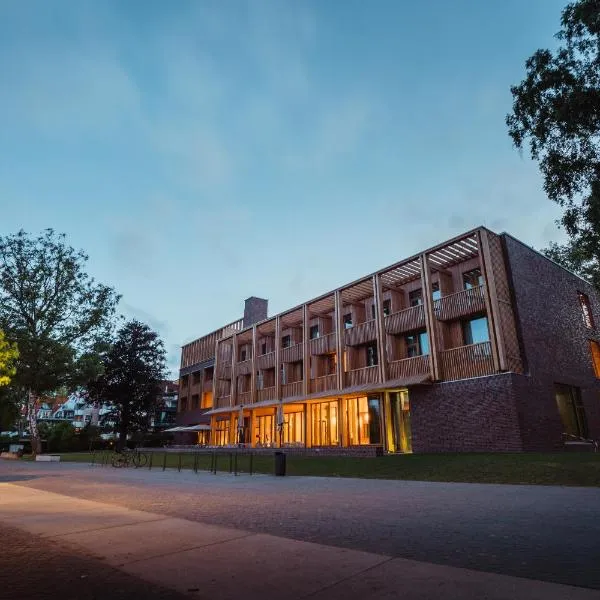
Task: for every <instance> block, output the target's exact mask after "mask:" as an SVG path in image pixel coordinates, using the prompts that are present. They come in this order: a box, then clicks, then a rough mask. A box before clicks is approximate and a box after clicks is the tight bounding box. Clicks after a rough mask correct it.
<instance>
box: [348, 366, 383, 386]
mask: <svg viewBox="0 0 600 600" xmlns="http://www.w3.org/2000/svg"><path fill="white" fill-rule="evenodd" d="M377 374H378V369H377V365H375V366H373V367H365V368H363V369H354V370H353V371H348V372H346V373H344V382H345V387H353V386H355V385H362V384H364V383H375V382H376V381H377Z"/></svg>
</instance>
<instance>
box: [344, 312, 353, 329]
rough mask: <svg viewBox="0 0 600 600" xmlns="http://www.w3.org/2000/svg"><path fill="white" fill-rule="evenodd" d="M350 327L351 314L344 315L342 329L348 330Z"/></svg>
mask: <svg viewBox="0 0 600 600" xmlns="http://www.w3.org/2000/svg"><path fill="white" fill-rule="evenodd" d="M351 327H352V313H348V314H346V315H344V329H350V328H351Z"/></svg>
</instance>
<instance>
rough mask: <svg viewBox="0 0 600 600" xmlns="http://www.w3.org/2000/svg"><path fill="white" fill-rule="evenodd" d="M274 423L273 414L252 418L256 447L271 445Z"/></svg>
mask: <svg viewBox="0 0 600 600" xmlns="http://www.w3.org/2000/svg"><path fill="white" fill-rule="evenodd" d="M274 424H275V419H274V418H273V415H261V416H257V417H255V418H254V444H255V446H256V447H257V448H260V447H261V446H264V447H269V446H271V444H272V443H273V438H274V437H275V436H274V432H275V430H274Z"/></svg>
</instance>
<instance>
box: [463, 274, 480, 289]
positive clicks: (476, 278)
mask: <svg viewBox="0 0 600 600" xmlns="http://www.w3.org/2000/svg"><path fill="white" fill-rule="evenodd" d="M480 285H483V275H482V274H481V269H472V270H471V271H467V272H466V273H463V287H464V288H465V290H470V289H472V288H474V287H478V286H480Z"/></svg>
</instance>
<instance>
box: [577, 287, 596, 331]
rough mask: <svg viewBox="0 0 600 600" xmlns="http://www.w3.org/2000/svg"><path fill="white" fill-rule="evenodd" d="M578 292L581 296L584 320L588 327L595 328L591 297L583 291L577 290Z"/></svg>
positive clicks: (580, 301) (580, 302)
mask: <svg viewBox="0 0 600 600" xmlns="http://www.w3.org/2000/svg"><path fill="white" fill-rule="evenodd" d="M577 294H578V296H579V304H580V305H581V314H582V317H583V322H584V324H585V326H586V327H587V328H588V329H594V317H593V315H592V307H591V306H590V299H589V298H588V297H587V295H586V294H584V293H583V292H577Z"/></svg>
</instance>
